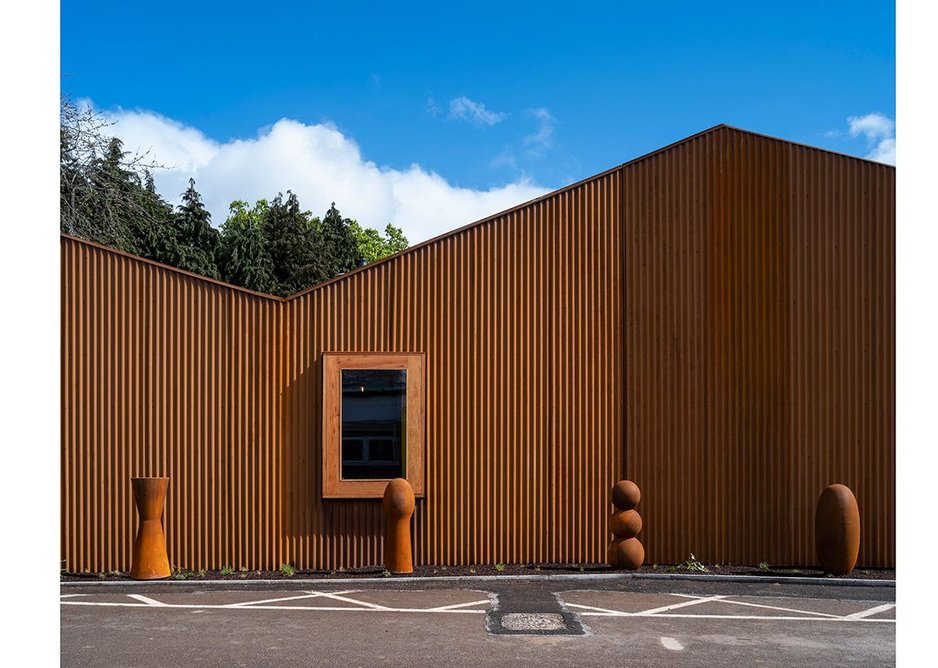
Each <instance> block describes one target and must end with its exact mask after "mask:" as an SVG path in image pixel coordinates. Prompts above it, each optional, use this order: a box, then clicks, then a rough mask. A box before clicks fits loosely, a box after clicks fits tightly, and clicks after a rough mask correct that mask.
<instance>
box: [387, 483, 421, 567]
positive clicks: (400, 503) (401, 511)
mask: <svg viewBox="0 0 938 668" xmlns="http://www.w3.org/2000/svg"><path fill="white" fill-rule="evenodd" d="M415 503H416V501H415V500H414V489H413V487H411V486H410V483H409V482H407V481H406V480H404V479H403V478H395V479H394V480H392V481H391V482H389V483H388V486H387V487H385V488H384V500H383V501H382V506H383V508H384V518H385V520H386V522H387V529H386V531H385V534H384V567H385V568H386V569H387V570H388V571H389V572H391V573H413V572H414V562H413V557H412V556H411V549H410V517H411V515H413V514H414V505H415Z"/></svg>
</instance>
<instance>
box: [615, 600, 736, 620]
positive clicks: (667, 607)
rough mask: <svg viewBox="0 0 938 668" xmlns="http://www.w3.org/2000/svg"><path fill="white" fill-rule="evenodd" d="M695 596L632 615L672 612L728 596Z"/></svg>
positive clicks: (643, 615) (642, 615) (640, 615)
mask: <svg viewBox="0 0 938 668" xmlns="http://www.w3.org/2000/svg"><path fill="white" fill-rule="evenodd" d="M693 598H694V600H693V601H684V602H683V603H675V604H674V605H663V606H661V607H660V608H652V609H651V610H643V611H642V612H633V613H632V615H633V616H634V617H645V616H648V615H657V614H658V613H659V612H670V611H671V610H677V609H678V608H687V607H690V606H692V605H700V604H701V603H710V602H712V601H719V600H720V599H723V598H726V596H695V597H693Z"/></svg>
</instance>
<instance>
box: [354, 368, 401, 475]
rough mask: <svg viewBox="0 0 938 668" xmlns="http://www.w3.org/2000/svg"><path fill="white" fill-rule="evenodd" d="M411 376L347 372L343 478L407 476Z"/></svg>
mask: <svg viewBox="0 0 938 668" xmlns="http://www.w3.org/2000/svg"><path fill="white" fill-rule="evenodd" d="M406 391H407V372H406V371H404V370H402V369H343V370H342V479H343V480H387V479H389V478H402V477H404V475H405V474H404V468H403V462H404V458H403V451H404V445H405V444H404V434H405V425H404V421H405V416H406V396H407V392H406Z"/></svg>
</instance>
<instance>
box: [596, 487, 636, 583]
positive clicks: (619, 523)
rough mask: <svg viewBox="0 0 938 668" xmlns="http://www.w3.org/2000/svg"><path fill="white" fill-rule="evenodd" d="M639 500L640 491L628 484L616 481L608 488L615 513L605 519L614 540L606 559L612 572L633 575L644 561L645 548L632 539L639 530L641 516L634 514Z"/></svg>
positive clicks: (634, 538) (610, 544)
mask: <svg viewBox="0 0 938 668" xmlns="http://www.w3.org/2000/svg"><path fill="white" fill-rule="evenodd" d="M641 498H642V492H641V490H640V489H639V488H638V485H636V484H635V483H634V482H632V481H631V480H620V481H619V482H617V483H616V484H615V485H613V486H612V505H613V506H615V508H616V509H615V510H614V511H613V513H612V515H610V516H609V531H610V532H612V535H613V536H614V538H613V539H612V542H611V543H609V550H608V552H607V555H606V559H607V561H608V562H609V564H610V565H611V566H613V567H615V568H626V569H628V570H630V571H634V570H636V569H637V568H638V567H639V566H641V565H642V562H644V561H645V548H644V547H642V544H641V543H640V542H639V540H638V538H636V536H638V534H639V532H640V531H641V530H642V516H641V515H639V514H638V511H637V510H635V507H636V506H637V505H638V502H639V501H641Z"/></svg>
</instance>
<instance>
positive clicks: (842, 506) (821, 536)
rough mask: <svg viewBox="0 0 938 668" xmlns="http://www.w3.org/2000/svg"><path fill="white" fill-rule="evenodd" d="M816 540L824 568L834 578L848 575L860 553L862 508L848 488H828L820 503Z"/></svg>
mask: <svg viewBox="0 0 938 668" xmlns="http://www.w3.org/2000/svg"><path fill="white" fill-rule="evenodd" d="M814 541H815V544H816V546H817V558H818V561H819V562H820V564H821V567H822V568H823V569H824V570H825V571H826V572H828V573H833V574H834V575H847V574H848V573H850V572H851V571H852V570H853V569H854V567H855V566H856V565H857V555H858V554H859V552H860V508H859V507H858V506H857V499H856V497H855V496H854V495H853V492H851V491H850V488H849V487H847V486H846V485H841V484H834V485H829V486H828V487H827V488H826V489H825V490H824V491H823V492H821V496H820V498H819V499H818V502H817V512H816V514H815V519H814Z"/></svg>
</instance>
